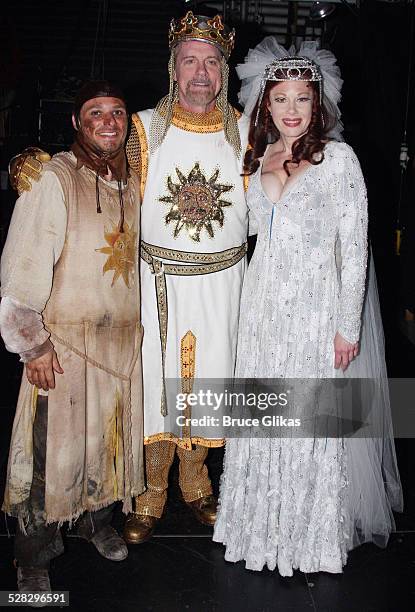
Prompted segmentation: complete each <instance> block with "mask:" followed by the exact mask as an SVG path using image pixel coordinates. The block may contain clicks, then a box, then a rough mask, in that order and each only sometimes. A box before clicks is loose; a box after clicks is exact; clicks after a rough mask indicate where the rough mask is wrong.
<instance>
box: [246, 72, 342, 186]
mask: <svg viewBox="0 0 415 612" xmlns="http://www.w3.org/2000/svg"><path fill="white" fill-rule="evenodd" d="M304 80H306V79H304ZM308 83H309V85H310V87H311V89H312V91H313V94H314V95H313V108H312V113H311V120H310V125H309V126H308V129H307V132H306V133H305V134H303V136H301V137H300V138H299V139H298V140H296V141H295V143H294V145H293V147H292V159H286V160H285V162H284V164H283V165H284V170H285V171H286V173H287V174H288V176H289V175H290V171H289V170H288V165H289V164H296V165H297V166H298V164H299V163H300V162H301V161H302V160H303V159H304V160H306V161H308V162H310V164H313V165H317V164H321V162H322V161H323V159H324V153H323V149H324V146H325V144H326V143H327V141H328V140H329V138H328V137H327V134H328V132H329V131H330V130H331V129H332V127H333V126H334V124H335V120H334V118H333V117H331V116H330V115H329V113H328V111H327V109H326V107H325V106H324V104H321V103H320V95H319V86H318V83H317V82H315V81H308ZM277 84H278V83H277V82H275V81H267V83H266V85H265V90H264V95H263V97H262V100H261V106H260V109H259V113H258V122H257V125H256V126H255V119H256V116H257V110H258V102H257V103H256V104H255V108H254V110H253V111H252V115H251V121H250V125H249V136H248V142H249V145H250V148H249V149H248V151H247V152H246V153H245V157H244V175H250V174H253V173H254V172H255V171H256V170H257V168H258V166H259V160H260V158H261V157H262V156H263V155H264V153H265V149H266V147H267V145H268V144H269V143H273V142H276V141H277V140H279V138H280V133H279V131H278V129H277V128H276V127H275V125H274V122H273V120H272V117H271V114H270V112H269V110H268V107H267V105H268V103H269V94H270V91H271V89H273V88H274V87H275V85H277ZM319 153H320V155H318V154H319Z"/></svg>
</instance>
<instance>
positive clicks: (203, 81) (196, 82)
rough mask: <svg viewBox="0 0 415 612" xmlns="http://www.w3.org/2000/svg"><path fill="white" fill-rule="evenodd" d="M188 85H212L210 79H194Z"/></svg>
mask: <svg viewBox="0 0 415 612" xmlns="http://www.w3.org/2000/svg"><path fill="white" fill-rule="evenodd" d="M187 85H212V81H211V80H210V79H192V80H191V81H189V82H188V84H187Z"/></svg>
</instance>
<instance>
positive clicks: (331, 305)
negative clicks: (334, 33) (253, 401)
mask: <svg viewBox="0 0 415 612" xmlns="http://www.w3.org/2000/svg"><path fill="white" fill-rule="evenodd" d="M238 73H239V76H240V77H241V78H242V79H243V84H242V89H241V94H240V99H241V103H243V104H244V105H245V112H248V113H250V114H251V129H250V144H251V147H252V149H251V150H250V151H248V153H247V154H246V156H245V172H246V173H247V174H250V175H251V176H250V184H249V190H248V206H249V211H250V224H251V225H253V226H254V227H255V228H256V230H257V233H258V237H257V244H256V248H255V252H254V255H253V258H252V260H251V262H250V266H249V269H248V272H247V274H246V277H245V282H244V288H243V293H242V301H241V312H240V323H239V336H238V357H237V365H236V378H261V379H264V378H274V379H275V378H291V379H293V378H301V379H312V378H334V377H338V376H345V375H348V376H353V377H365V378H366V377H368V378H371V379H374V380H376V388H377V391H376V393H374V394H372V396H371V397H372V400H373V398H376V402H377V403H376V411H377V412H376V415H377V416H376V419H377V425H379V426H380V429H381V433H380V434H379V427H378V428H377V434H376V435H375V436H374V437H373V438H358V439H350V438H341V437H337V438H335V437H331V438H330V437H328V438H325V437H316V438H314V437H308V438H298V439H295V438H294V439H289V438H284V437H278V438H271V439H269V438H262V439H261V438H251V439H246V438H245V439H236V438H235V439H229V440H228V441H227V447H226V456H225V466H224V473H223V476H222V480H221V489H220V500H219V512H218V517H217V521H216V525H215V532H214V540H215V541H218V542H222V543H223V544H225V545H226V553H225V559H226V560H228V561H240V560H245V562H246V567H247V569H251V570H261V569H262V568H263V567H264V566H265V565H267V566H268V568H269V569H274V568H275V567H278V570H279V572H280V574H281V575H283V576H290V575H292V573H293V570H294V569H300V570H301V571H303V572H316V571H327V572H333V573H336V572H341V571H342V567H343V566H344V565H345V563H346V561H347V552H348V551H349V550H350V549H351V548H352V547H354V546H356V545H358V544H360V543H362V542H366V541H374V542H376V543H377V544H379V545H385V544H386V542H387V539H388V536H389V533H390V531H391V530H392V529H393V527H394V522H393V515H392V509H391V508H392V507H393V508H394V509H396V510H399V509H401V505H402V496H401V488H400V482H399V476H398V472H397V468H396V458H395V452H394V446H393V438H392V430H391V424H390V423H391V421H390V410H389V399H388V393H387V379H386V369H385V364H384V348H383V336H382V327H381V321H380V315H379V305H378V301H377V292H376V281H375V278H374V272H373V271H372V272H371V273H370V274H369V276H370V282H369V289H368V290H367V291H366V298H365V290H366V286H367V282H366V277H367V273H366V270H367V204H366V190H365V185H364V180H363V177H362V173H361V170H360V165H359V162H358V160H357V158H356V155H355V154H354V152H353V150H352V149H351V148H350V147H349V146H348V145H347V144H345V143H343V142H338V141H337V140H336V139H339V136H340V132H341V124H340V120H339V119H340V113H339V110H338V107H337V103H338V101H339V98H340V87H341V83H342V81H341V79H340V75H339V70H338V67H337V66H336V64H335V58H334V56H333V55H332V54H331V53H330V52H328V51H317V48H316V45H315V43H303V45H302V48H301V49H300V51H299V53H298V55H295V56H294V54H293V53H292V52H291V50H290V54H289V53H287V51H285V49H283V48H282V47H280V46H279V45H278V43H277V42H276V40H275V38H273V37H268V38H266V39H265V40H264V41H263V42H262V43H260V45H258V47H257V48H256V49H254V50H251V51H250V53H249V55H248V56H247V58H246V60H245V63H244V64H242V65H240V66H239V67H238ZM270 141H271V144H267V143H269V142H270ZM251 231H252V230H251ZM336 250H337V256H336ZM364 300H365V308H364V310H365V316H364V317H363V319H364V321H363V326H362V325H361V321H362V305H363V302H364ZM359 339H360V347H359ZM359 349H360V352H359ZM379 404H382V405H381V406H380V405H379Z"/></svg>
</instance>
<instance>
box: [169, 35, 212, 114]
mask: <svg viewBox="0 0 415 612" xmlns="http://www.w3.org/2000/svg"><path fill="white" fill-rule="evenodd" d="M175 65H176V69H175V79H176V81H177V84H178V87H179V103H180V106H182V107H183V108H184V109H185V110H188V111H191V112H194V113H205V112H208V111H210V110H213V109H214V108H215V103H216V98H217V95H218V93H219V92H220V89H221V86H222V78H221V54H220V51H219V50H218V49H217V48H216V47H215V46H214V45H211V44H209V43H206V42H202V41H194V40H189V41H185V42H182V43H180V45H179V47H178V49H177V51H176V63H175Z"/></svg>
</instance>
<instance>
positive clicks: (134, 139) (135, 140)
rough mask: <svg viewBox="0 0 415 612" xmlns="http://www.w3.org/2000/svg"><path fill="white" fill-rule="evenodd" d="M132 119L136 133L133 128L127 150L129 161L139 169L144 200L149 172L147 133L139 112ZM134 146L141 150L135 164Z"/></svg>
mask: <svg viewBox="0 0 415 612" xmlns="http://www.w3.org/2000/svg"><path fill="white" fill-rule="evenodd" d="M131 120H132V124H133V127H134V128H135V133H134V131H133V130H131V134H130V137H129V139H128V142H127V147H126V151H127V157H128V161H129V162H130V165H131V167H132V168H134V170H137V172H138V174H139V175H140V195H141V200H143V197H144V190H145V187H146V182H147V173H148V142H147V134H146V131H145V129H144V125H143V122H142V121H141V119H140V117H139V116H138V114H137V113H133V114H132V116H131ZM134 148H138V149H139V152H140V155H139V160H138V163H136V165H134V162H135V161H136V160H135V159H134V157H135V156H134V154H133V151H132V150H133V149H134Z"/></svg>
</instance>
